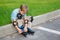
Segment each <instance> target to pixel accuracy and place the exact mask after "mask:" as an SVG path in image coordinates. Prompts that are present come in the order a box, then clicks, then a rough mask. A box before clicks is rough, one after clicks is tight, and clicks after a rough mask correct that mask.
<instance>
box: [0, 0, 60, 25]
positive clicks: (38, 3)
mask: <svg viewBox="0 0 60 40" xmlns="http://www.w3.org/2000/svg"><path fill="white" fill-rule="evenodd" d="M21 4H26V5H28V7H29V12H28V15H32V16H37V15H41V14H44V13H46V12H50V11H53V10H57V9H60V0H0V26H2V25H6V24H9V23H11V20H10V15H11V13H12V11H13V9H15V8H19V7H20V5H21Z"/></svg>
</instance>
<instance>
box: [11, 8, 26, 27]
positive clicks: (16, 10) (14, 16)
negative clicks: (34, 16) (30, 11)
mask: <svg viewBox="0 0 60 40" xmlns="http://www.w3.org/2000/svg"><path fill="white" fill-rule="evenodd" d="M18 13H19V8H17V9H14V10H13V12H12V14H11V21H15V20H16V19H17V14H18ZM23 17H26V14H24V15H23ZM17 21H18V20H17ZM18 22H20V24H19V26H21V25H22V24H21V20H19V21H18Z"/></svg>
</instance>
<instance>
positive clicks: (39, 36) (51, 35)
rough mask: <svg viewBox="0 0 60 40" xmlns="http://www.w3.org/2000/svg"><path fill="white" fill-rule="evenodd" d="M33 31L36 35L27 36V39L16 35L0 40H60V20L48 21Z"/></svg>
mask: <svg viewBox="0 0 60 40" xmlns="http://www.w3.org/2000/svg"><path fill="white" fill-rule="evenodd" d="M40 27H41V28H40ZM33 29H34V31H35V34H34V35H27V37H26V38H25V37H23V36H22V35H19V34H17V33H14V34H11V35H9V36H6V37H4V38H1V39H0V40H60V34H58V33H60V18H57V19H53V20H48V21H47V22H45V23H42V24H39V25H37V26H36V28H34V27H33ZM45 29H47V30H45ZM51 31H52V32H51ZM56 33H57V34H56Z"/></svg>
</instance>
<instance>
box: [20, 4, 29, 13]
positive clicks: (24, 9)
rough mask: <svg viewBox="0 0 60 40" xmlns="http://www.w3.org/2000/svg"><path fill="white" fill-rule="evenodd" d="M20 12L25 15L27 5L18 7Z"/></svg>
mask: <svg viewBox="0 0 60 40" xmlns="http://www.w3.org/2000/svg"><path fill="white" fill-rule="evenodd" d="M20 10H21V11H23V12H24V13H27V12H28V7H27V5H25V4H22V5H21V6H20Z"/></svg>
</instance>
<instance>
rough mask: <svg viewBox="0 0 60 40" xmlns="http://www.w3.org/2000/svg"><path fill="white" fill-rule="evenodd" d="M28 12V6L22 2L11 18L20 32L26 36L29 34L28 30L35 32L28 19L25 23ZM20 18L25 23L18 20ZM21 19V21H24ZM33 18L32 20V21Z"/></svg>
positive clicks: (31, 32)
mask: <svg viewBox="0 0 60 40" xmlns="http://www.w3.org/2000/svg"><path fill="white" fill-rule="evenodd" d="M27 12H28V7H27V6H26V5H25V4H22V5H21V7H20V8H18V9H15V10H14V11H13V12H12V15H11V20H12V23H13V26H14V27H15V28H16V30H17V31H18V33H19V34H23V35H24V36H25V37H26V35H27V32H28V33H30V34H34V31H32V30H31V29H30V28H28V27H27V25H28V21H27V22H26V23H25V20H27V19H25V18H26V13H27ZM18 20H22V21H24V24H20V25H18V24H19V23H18V22H17V21H18ZM22 21H21V23H22ZM32 21H33V20H31V22H32Z"/></svg>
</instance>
